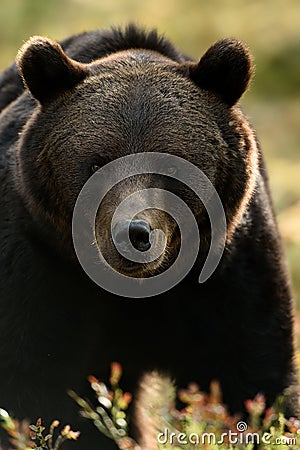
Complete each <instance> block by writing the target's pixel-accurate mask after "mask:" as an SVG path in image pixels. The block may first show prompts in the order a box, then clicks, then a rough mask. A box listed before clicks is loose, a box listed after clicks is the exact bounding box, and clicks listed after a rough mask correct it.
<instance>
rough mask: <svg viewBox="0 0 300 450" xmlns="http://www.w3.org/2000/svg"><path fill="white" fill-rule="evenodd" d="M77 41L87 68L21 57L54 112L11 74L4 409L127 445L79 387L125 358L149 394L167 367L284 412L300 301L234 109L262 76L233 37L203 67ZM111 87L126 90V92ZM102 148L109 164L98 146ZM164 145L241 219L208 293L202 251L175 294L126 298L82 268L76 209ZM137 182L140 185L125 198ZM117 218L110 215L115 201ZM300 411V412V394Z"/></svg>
mask: <svg viewBox="0 0 300 450" xmlns="http://www.w3.org/2000/svg"><path fill="white" fill-rule="evenodd" d="M62 47H63V49H64V50H65V51H66V54H67V55H68V57H69V58H74V59H75V60H76V61H77V62H75V61H72V60H70V59H69V58H67V57H66V56H65V55H64V53H63V52H62V50H61V49H60V47H59V46H58V45H57V44H55V43H51V41H49V40H46V39H41V38H33V39H32V40H31V41H29V43H27V44H25V46H24V47H23V49H22V50H21V52H20V54H19V56H18V65H19V68H20V70H21V73H22V76H23V78H24V81H25V83H26V85H27V86H28V87H29V88H30V90H31V93H32V94H34V95H35V96H36V98H37V99H39V100H40V103H41V105H39V104H38V102H37V101H36V100H35V99H33V98H32V96H31V95H30V94H29V93H28V92H23V90H22V89H21V87H20V78H19V75H17V72H16V69H15V66H12V67H11V68H9V69H8V70H7V71H6V72H4V73H3V74H2V76H1V91H0V104H1V105H2V106H3V111H2V114H1V116H0V146H1V147H0V150H1V153H0V155H1V159H0V177H1V184H0V186H1V195H0V198H1V215H0V233H1V234H0V236H1V241H0V264H1V278H0V292H1V302H0V330H1V339H0V406H1V407H4V408H7V409H9V410H10V411H12V412H13V413H14V414H15V415H16V416H17V417H20V418H21V417H24V416H29V417H30V418H31V420H34V419H35V418H37V417H38V416H42V417H43V418H44V419H45V421H46V422H47V421H50V420H51V419H54V418H58V419H60V420H62V422H63V423H66V422H68V423H69V422H71V424H72V425H73V428H75V429H76V428H77V427H79V428H81V429H82V430H83V434H82V437H81V438H80V440H79V441H78V443H77V444H72V447H73V448H74V450H75V448H78V449H79V448H80V449H87V448H89V449H90V450H92V449H94V448H95V449H96V448H99V446H101V439H103V442H105V445H106V446H105V448H113V447H114V445H113V444H112V443H110V442H109V441H107V440H106V439H105V438H102V437H101V436H100V434H99V433H98V432H93V429H92V426H90V427H89V426H88V425H86V424H85V422H84V420H82V421H78V419H77V416H76V406H75V405H74V404H73V402H72V401H71V400H69V399H68V398H67V396H66V394H65V391H66V389H67V388H72V389H75V390H76V391H77V392H78V393H81V394H86V395H88V394H87V392H89V391H88V386H87V383H86V381H85V379H86V376H87V375H88V374H90V373H94V374H96V375H98V376H99V377H100V379H102V380H106V379H107V376H108V370H109V365H110V362H111V361H114V360H116V361H120V362H121V363H122V364H123V365H124V371H125V374H124V378H123V382H122V385H123V387H124V388H125V389H126V390H133V391H134V390H135V389H136V387H137V385H138V380H139V377H140V376H141V375H142V373H143V372H144V371H146V370H151V369H158V370H161V371H162V372H165V373H169V374H170V375H171V377H173V378H174V379H175V381H176V383H177V385H179V386H184V385H186V384H187V383H188V382H190V381H193V380H194V381H197V382H198V383H199V384H200V386H201V388H202V389H208V387H209V383H210V381H211V380H212V379H218V380H220V382H221V387H222V390H223V394H224V401H225V403H226V404H228V406H229V408H230V411H232V412H238V411H243V403H244V400H245V399H248V398H253V397H254V396H255V395H256V394H257V393H258V392H263V393H264V394H265V395H266V397H267V402H268V405H270V404H272V402H273V401H274V400H275V398H276V397H277V395H278V394H280V393H282V392H283V390H284V389H285V388H287V387H291V386H294V384H295V369H294V362H293V358H294V346H293V334H292V329H293V314H292V297H291V292H290V286H289V281H288V277H287V274H286V269H285V263H284V258H283V255H282V249H281V243H280V238H279V235H278V230H277V225H276V220H275V218H274V213H273V209H272V203H271V199H270V194H269V188H268V180H267V175H266V170H265V166H264V163H263V158H262V155H261V152H260V150H259V148H258V146H257V145H256V140H255V135H254V133H253V131H252V130H251V128H250V126H249V124H248V122H247V120H246V118H245V117H244V116H243V115H242V113H241V112H240V110H239V108H238V107H237V106H233V105H234V104H235V103H236V102H237V101H238V99H239V98H240V96H241V95H242V93H243V92H244V90H245V89H246V87H247V85H248V82H249V79H250V76H251V71H252V64H251V58H250V56H249V52H248V50H247V48H246V47H245V46H244V45H243V44H242V43H240V42H239V41H236V40H224V41H220V42H219V43H217V44H216V45H215V46H214V47H212V49H210V50H209V51H208V52H207V53H206V54H205V56H204V57H203V58H202V59H201V61H200V63H199V64H198V63H193V62H189V61H188V58H187V57H185V56H184V55H182V54H181V53H180V52H178V51H177V50H176V49H174V47H173V46H172V45H171V44H170V43H169V42H168V41H167V40H166V39H164V38H161V37H159V36H158V35H157V34H156V32H155V31H152V32H150V33H144V32H143V31H141V30H139V29H137V28H135V27H133V26H130V27H128V28H127V29H126V30H125V31H124V32H122V31H120V30H119V29H112V30H110V31H103V32H99V31H95V32H91V33H84V34H81V35H78V36H74V37H71V38H69V39H67V40H65V41H64V42H63V43H62ZM134 49H135V50H134ZM124 50H125V52H123V53H119V54H116V55H114V53H115V52H118V51H124ZM126 50H129V51H128V52H126ZM108 55H112V56H110V57H109V58H104V57H107V56H108ZM98 58H103V59H100V60H99V61H96V60H97V59H98ZM32 60H34V63H32ZM91 61H94V62H93V63H92V64H90V65H85V63H89V62H91ZM128 73H129V74H130V77H129V78H128ZM102 74H107V77H106V78H105V77H104V78H101V77H102ZM90 75H93V76H94V78H93V80H95V85H93V84H89V77H90ZM44 77H45V78H44ZM45 79H46V80H47V83H43V80H45ZM145 80H146V81H147V83H148V85H146V86H145ZM97 83H98V84H97ZM114 83H117V84H114ZM147 83H146V84H147ZM111 86H115V87H116V86H118V93H119V97H118V98H115V97H114V95H115V94H114V90H113V88H111ZM110 89H111V92H110ZM153 92H155V93H156V94H155V96H154V97H153V95H154V94H153ZM157 92H158V94H157ZM96 94H97V95H99V97H97V102H95V105H94V104H93V103H91V101H92V100H91V99H92V98H93V95H96ZM150 94H151V95H152V96H151V95H150ZM123 100H124V101H123ZM168 102H170V103H168ZM94 106H95V107H94ZM232 106H233V107H232ZM91 107H92V109H91ZM170 108H171V111H172V114H170ZM185 112H187V114H184V113H185ZM44 117H45V118H46V119H45V120H44V119H43V118H44ZM79 117H80V119H78V118H79ZM91 119H93V120H95V122H93V121H91ZM95 124H96V125H95ZM24 126H25V128H24V129H23V127H24ZM95 127H96V128H95ZM22 130H23V131H22ZM20 133H21V134H20ZM99 142H100V143H101V148H104V149H105V151H102V153H101V154H100V151H99V150H97V151H96V152H95V150H93V149H99ZM203 142H204V144H203ZM162 150H163V151H166V152H173V153H174V154H177V155H179V156H183V157H185V158H187V159H189V160H191V161H192V162H193V163H194V164H196V165H198V166H199V167H200V168H201V169H202V170H203V171H204V172H205V173H206V174H208V175H210V176H211V178H212V181H213V182H214V184H215V186H216V188H217V190H218V192H219V194H220V196H221V198H222V201H223V204H224V207H225V210H226V215H227V220H228V223H229V233H228V241H227V247H226V250H225V253H224V256H223V258H222V261H221V263H220V265H219V267H218V269H217V270H216V272H215V273H214V274H213V276H212V277H211V278H210V279H209V280H208V281H207V282H206V283H204V284H202V285H199V284H198V283H197V278H198V275H199V272H200V264H201V261H202V259H203V255H202V254H200V256H199V261H198V263H197V264H196V265H195V267H194V269H193V270H192V271H191V272H190V273H189V275H188V276H187V277H186V278H185V279H184V280H183V281H182V282H181V283H180V284H179V285H177V286H176V287H174V288H173V289H171V290H170V291H168V292H166V293H165V294H161V295H160V296H157V297H153V298H149V299H146V300H145V299H143V300H134V299H129V300H126V299H124V298H119V297H116V296H114V295H112V294H109V293H107V292H106V291H103V290H101V289H100V288H98V286H96V285H95V284H93V283H92V281H90V280H89V279H88V278H87V276H86V275H85V273H84V272H83V270H82V269H81V267H80V266H79V264H78V262H77V261H76V258H75V256H74V253H73V250H72V243H71V216H72V210H73V206H74V202H75V200H76V197H77V195H78V193H79V190H80V188H81V187H82V186H83V184H84V183H85V181H86V180H87V179H88V177H89V176H90V173H89V171H88V167H89V165H90V164H91V163H92V162H93V158H95V157H97V158H98V160H97V163H98V164H105V162H108V161H109V160H112V159H115V158H117V157H120V156H123V155H124V154H128V153H132V152H141V151H162ZM95 153H96V155H95ZM99 158H100V162H99ZM78 167H80V170H79V169H78ZM153 181H154V180H153V179H152V178H150V179H147V183H148V184H149V183H150V185H151V182H153ZM156 181H158V182H161V181H160V180H156ZM139 182H141V183H144V181H143V180H142V181H139ZM135 187H136V186H135V185H134V183H133V184H132V183H131V184H130V183H127V184H126V183H125V184H124V185H122V189H119V190H118V189H116V192H115V193H114V195H115V199H120V198H122V195H124V193H125V194H126V195H128V193H129V192H131V190H134V188H135ZM146 187H147V186H146ZM172 187H173V188H174V191H175V192H178V193H179V194H180V195H181V196H182V197H183V198H184V199H185V200H186V201H187V202H188V203H189V204H190V205H191V207H192V209H193V210H194V212H195V215H196V216H197V219H198V222H199V225H200V228H201V227H202V232H203V233H204V243H205V238H206V239H207V241H209V231H208V227H207V223H206V219H205V214H201V211H200V212H199V209H198V206H197V203H196V200H195V199H194V198H193V196H192V195H191V193H190V192H188V191H187V190H184V188H183V187H182V186H172V185H171V188H172ZM104 212H105V214H104V216H105V217H106V216H108V217H109V215H110V213H111V211H110V210H109V206H108V207H107V209H105V211H104ZM105 217H104V218H101V217H100V218H99V223H100V225H101V227H105V225H106V222H105V220H106V218H105ZM163 226H166V229H168V226H169V227H170V226H171V225H170V224H168V223H166V224H163ZM101 227H100V228H101ZM170 242H173V241H170ZM206 250H207V249H206V248H205V246H204V253H205V251H206ZM145 270H147V268H146V269H145ZM153 270H154V269H153ZM187 293H190V294H187ZM288 405H289V406H288V407H289V412H290V413H296V412H297V397H296V394H295V392H291V393H290V394H289V396H288ZM103 445H104V444H103ZM102 448H103V447H102Z"/></svg>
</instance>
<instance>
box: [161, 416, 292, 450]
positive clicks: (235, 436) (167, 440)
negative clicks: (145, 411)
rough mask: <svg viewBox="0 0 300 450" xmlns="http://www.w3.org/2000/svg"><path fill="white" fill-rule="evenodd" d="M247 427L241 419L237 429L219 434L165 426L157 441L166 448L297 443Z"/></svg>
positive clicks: (288, 438) (285, 437)
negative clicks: (177, 429) (187, 431)
mask: <svg viewBox="0 0 300 450" xmlns="http://www.w3.org/2000/svg"><path fill="white" fill-rule="evenodd" d="M247 429H248V425H247V423H246V422H243V421H240V422H238V423H237V424H236V430H237V431H232V430H228V431H226V432H224V433H221V434H216V433H212V432H210V433H208V432H203V433H202V434H197V433H189V434H187V433H182V432H179V431H170V430H169V429H168V428H165V429H164V430H163V431H162V432H161V433H158V435H157V442H158V444H160V445H163V446H164V445H166V446H167V448H169V447H170V446H175V447H176V446H178V445H179V446H184V445H187V446H188V447H190V445H195V446H197V448H199V446H201V448H202V446H205V447H206V446H208V445H209V446H211V445H212V446H217V445H218V446H219V445H222V444H225V443H226V444H227V445H230V446H236V445H238V448H240V445H245V446H246V447H247V448H248V445H249V444H250V445H251V448H253V446H252V444H253V445H260V444H262V445H264V446H267V445H270V446H272V448H273V445H286V446H295V445H296V444H297V437H295V436H284V435H281V436H274V435H273V434H271V433H267V432H253V431H247ZM297 433H298V432H297ZM298 434H299V433H298ZM226 448H227V447H226ZM230 448H231V447H230ZM289 448H290V447H289Z"/></svg>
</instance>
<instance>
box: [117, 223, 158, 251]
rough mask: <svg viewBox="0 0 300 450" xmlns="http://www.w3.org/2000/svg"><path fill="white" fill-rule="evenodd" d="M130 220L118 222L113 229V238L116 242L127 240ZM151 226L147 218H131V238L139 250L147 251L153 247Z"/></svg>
mask: <svg viewBox="0 0 300 450" xmlns="http://www.w3.org/2000/svg"><path fill="white" fill-rule="evenodd" d="M127 230H128V221H127V220H124V221H122V222H119V223H117V225H116V226H115V227H114V229H113V240H114V242H115V243H116V244H122V243H126V242H127ZM150 233H151V227H150V225H149V223H148V222H146V220H137V219H134V220H131V222H130V224H129V238H130V241H131V243H132V245H133V246H134V248H136V249H137V250H139V251H141V252H145V251H147V250H149V248H150V247H151V243H150Z"/></svg>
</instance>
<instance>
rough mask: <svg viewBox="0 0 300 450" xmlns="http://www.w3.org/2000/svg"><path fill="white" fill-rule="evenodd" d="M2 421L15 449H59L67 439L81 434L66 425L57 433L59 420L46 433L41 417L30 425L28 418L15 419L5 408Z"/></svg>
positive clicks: (0, 417)
mask: <svg viewBox="0 0 300 450" xmlns="http://www.w3.org/2000/svg"><path fill="white" fill-rule="evenodd" d="M0 421H1V425H2V427H3V428H4V429H5V430H6V432H7V434H8V436H9V441H10V443H11V444H12V445H13V448H14V449H15V450H32V449H36V450H59V449H60V448H61V446H62V444H63V443H64V442H65V441H67V440H76V439H78V437H79V434H80V433H79V432H78V431H73V430H71V427H70V426H69V425H66V426H65V427H64V428H63V429H62V430H61V431H60V433H58V435H57V433H55V431H56V429H57V427H58V426H59V421H58V420H54V421H53V422H52V424H51V425H50V428H49V431H48V432H46V433H47V434H46V433H45V431H46V428H45V427H44V426H43V425H42V420H41V419H38V420H37V422H36V424H35V425H29V423H28V422H27V421H26V420H23V421H21V422H20V421H18V420H16V419H13V418H12V417H11V416H10V415H9V414H8V412H7V411H5V410H4V409H0ZM0 450H1V446H0Z"/></svg>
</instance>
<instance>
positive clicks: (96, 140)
mask: <svg viewBox="0 0 300 450" xmlns="http://www.w3.org/2000/svg"><path fill="white" fill-rule="evenodd" d="M18 66H19V69H20V71H21V74H22V77H23V80H24V82H25V84H26V85H27V87H28V89H29V90H30V92H31V94H32V95H33V96H34V97H35V98H36V99H37V100H38V102H39V104H40V106H39V107H38V108H37V110H36V111H35V113H34V114H33V116H32V118H31V120H30V121H29V124H28V125H27V127H26V128H25V130H24V132H23V135H22V138H21V140H20V143H19V148H18V154H17V161H18V175H19V180H20V182H19V190H20V192H21V195H22V196H23V198H24V200H25V203H26V205H27V207H28V208H29V210H30V211H31V213H32V214H34V216H35V217H37V215H38V216H39V217H40V219H41V221H42V222H43V223H44V222H45V221H47V222H48V223H49V224H50V225H51V226H52V227H53V229H54V234H55V233H57V232H59V235H60V238H62V237H63V239H64V241H65V243H66V246H69V252H70V255H71V254H72V248H71V245H70V243H71V227H70V224H71V218H72V212H73V209H74V205H75V202H76V199H77V197H78V195H79V192H80V191H81V189H82V187H83V186H84V184H85V183H86V181H87V180H88V179H89V177H90V176H91V175H92V174H93V172H94V171H95V170H97V169H99V168H101V167H103V166H105V165H106V164H107V163H109V162H110V161H114V160H116V159H118V158H120V157H123V156H125V155H129V154H135V153H143V152H145V153H149V152H161V153H167V154H171V155H176V156H179V157H181V158H184V159H185V160H187V161H189V162H191V163H192V164H194V165H195V166H196V167H198V168H199V169H200V170H201V171H202V172H203V173H204V174H205V175H206V176H207V177H208V178H209V180H210V181H211V182H212V184H213V185H214V186H215V188H216V190H217V192H218V194H219V196H220V198H221V200H222V201H223V205H224V209H225V213H226V218H227V221H228V224H229V229H228V239H230V236H231V234H232V233H233V231H234V229H235V226H236V224H237V223H238V222H239V219H240V217H241V215H242V213H243V211H244V208H245V206H246V205H247V203H248V201H249V199H250V197H251V195H252V192H253V189H254V185H255V179H256V174H257V166H258V161H257V159H258V157H257V154H258V151H257V147H256V143H255V139H254V136H253V132H252V131H251V129H250V127H249V126H248V125H247V122H246V121H245V119H244V117H243V116H242V114H241V113H240V111H239V109H238V108H237V107H235V106H234V105H235V103H236V102H237V100H238V99H239V98H240V96H241V95H242V93H243V92H244V90H245V89H246V87H247V85H248V82H249V80H250V77H251V73H252V62H251V57H250V56H249V53H248V50H247V48H246V47H245V46H244V45H243V44H241V43H240V42H239V41H236V40H223V41H220V42H218V43H217V44H215V45H214V46H213V47H211V49H209V50H208V52H207V53H206V54H205V55H204V56H203V58H202V59H201V60H200V62H199V63H198V64H197V63H191V62H183V63H178V62H175V61H174V60H172V59H170V58H168V57H167V56H164V55H162V54H160V53H158V52H157V51H155V50H147V49H145V50H135V49H132V50H125V51H120V52H116V53H113V54H111V55H109V56H106V57H103V58H101V59H99V60H96V61H94V62H92V63H90V64H81V63H78V62H76V61H74V60H72V59H70V58H68V57H67V56H66V54H65V53H64V52H63V50H62V48H61V47H60V46H59V45H58V44H57V43H55V42H52V41H51V40H49V39H45V38H40V37H35V38H32V39H31V40H30V41H29V42H28V43H27V44H25V46H24V47H23V49H21V51H20V53H19V57H18ZM176 124H178V126H177V125H176ZM169 170H171V171H174V170H175V171H176V167H171V168H169ZM32 171H34V173H35V177H32ZM153 185H155V186H159V187H160V188H161V189H168V190H171V191H173V192H174V193H176V194H177V195H179V197H180V198H184V199H185V201H186V202H187V203H188V204H189V206H190V208H191V210H192V211H193V213H194V215H195V217H196V218H197V221H198V224H199V225H200V226H201V230H202V238H203V235H204V241H203V242H206V241H207V242H209V233H210V231H209V229H210V227H209V223H208V218H207V216H206V214H205V211H204V208H203V205H201V202H199V200H198V199H197V198H195V195H193V194H192V193H191V192H190V191H189V189H187V188H186V187H185V186H182V184H181V183H179V182H176V181H174V180H170V179H168V177H161V176H155V175H149V174H148V175H141V176H136V177H134V178H129V179H126V180H123V181H122V182H121V183H119V184H118V185H117V186H115V187H114V189H112V191H111V192H110V195H109V196H108V197H106V198H105V199H104V201H103V203H102V205H101V207H100V208H99V211H98V215H97V222H96V235H97V240H98V244H99V246H100V248H101V251H102V253H103V254H104V255H105V258H106V259H107V260H108V262H109V263H111V264H112V265H113V267H115V268H116V270H118V271H120V272H122V273H125V274H130V275H133V274H134V275H135V276H145V273H149V274H152V275H153V274H155V273H159V272H160V271H161V270H165V268H166V266H169V265H170V264H172V262H173V261H174V260H175V259H176V255H177V254H178V248H179V246H180V237H179V234H178V228H177V227H176V222H175V221H174V220H172V218H171V217H170V216H169V215H168V214H166V213H164V212H162V211H159V210H155V209H154V208H152V209H148V210H147V211H144V212H142V213H140V214H139V215H137V216H136V217H135V220H141V221H142V223H143V224H146V225H145V226H146V228H147V227H148V228H149V230H151V229H155V228H160V229H162V231H163V232H164V234H165V235H166V239H167V242H166V248H165V252H164V254H163V255H162V256H161V257H160V258H158V259H156V260H155V261H153V262H151V263H148V264H135V263H132V262H131V263H130V262H129V261H128V260H126V258H124V257H122V256H121V255H120V254H119V253H118V251H117V250H116V249H115V247H114V245H113V241H112V238H111V236H110V233H109V230H110V223H111V219H112V214H113V210H114V208H115V207H116V206H117V204H118V203H119V202H120V201H122V199H124V198H126V197H127V196H128V195H130V194H131V193H133V192H134V191H136V190H137V189H149V188H150V187H151V186H153ZM53 187H55V189H53ZM128 213H129V215H130V211H129V212H128ZM123 219H124V220H126V217H124V218H123ZM136 223H137V222H136ZM139 230H140V232H141V233H142V234H141V233H140V235H142V236H143V239H144V238H147V230H145V229H144V232H143V230H142V227H141V228H140V229H139ZM141 230H142V231H141ZM136 233H137V231H136ZM205 238H206V239H205ZM146 245H147V242H146ZM203 248H204V249H205V245H204V247H203Z"/></svg>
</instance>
